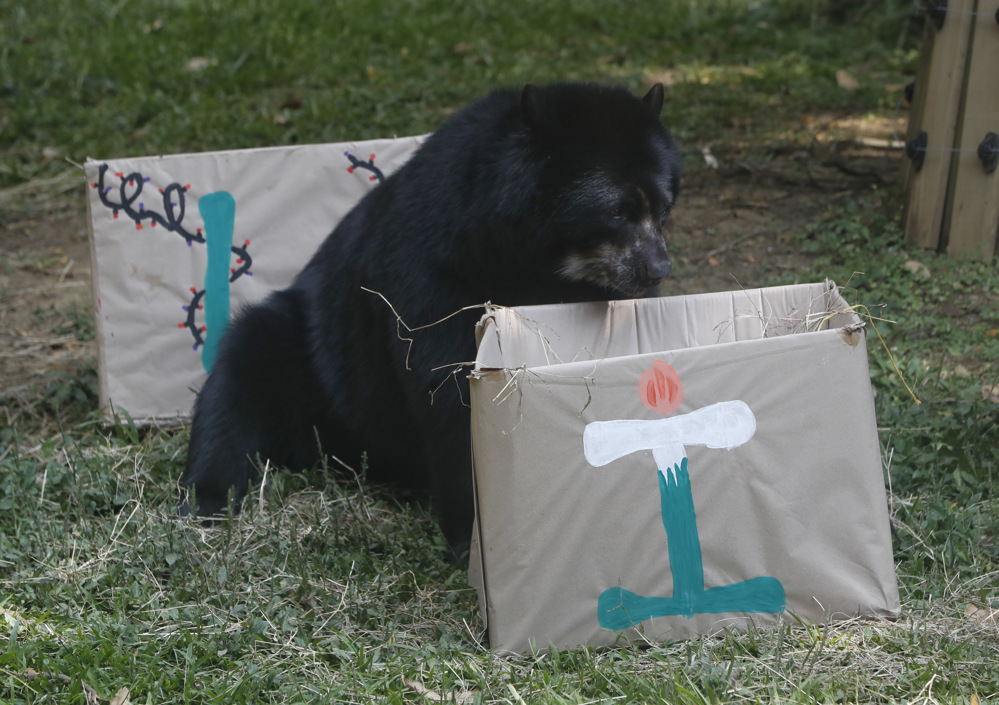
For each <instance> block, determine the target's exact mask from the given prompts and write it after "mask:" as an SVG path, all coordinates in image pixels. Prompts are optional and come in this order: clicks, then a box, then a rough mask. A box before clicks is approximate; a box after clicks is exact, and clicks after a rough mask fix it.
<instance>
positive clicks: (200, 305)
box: [85, 137, 424, 422]
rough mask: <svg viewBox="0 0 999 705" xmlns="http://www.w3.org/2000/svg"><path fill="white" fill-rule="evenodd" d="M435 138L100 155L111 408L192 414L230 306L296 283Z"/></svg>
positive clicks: (102, 312)
mask: <svg viewBox="0 0 999 705" xmlns="http://www.w3.org/2000/svg"><path fill="white" fill-rule="evenodd" d="M423 139H424V138H423V137H409V138H403V139H396V140H373V141H369V142H357V143H342V144H324V145H303V146H296V147H275V148H269V149H249V150H238V151H229V152H210V153H204V154H180V155H172V156H163V157H143V158H138V159H110V160H103V161H98V160H88V161H87V163H86V165H85V169H86V174H87V182H88V184H89V185H90V186H91V188H89V189H88V204H87V205H88V209H89V212H90V230H91V238H90V241H91V248H92V254H93V257H92V260H93V263H94V264H93V281H94V298H95V308H96V310H97V311H98V316H97V342H98V369H99V376H100V396H101V405H102V407H103V408H104V409H105V412H106V413H110V409H111V408H112V407H121V408H123V409H125V410H126V411H127V412H128V413H129V414H130V415H131V416H132V417H133V418H134V419H135V420H136V421H138V422H151V421H176V420H182V419H185V418H187V416H188V415H189V414H190V410H191V405H192V403H193V401H194V390H196V389H197V388H199V387H200V386H201V384H202V383H203V381H204V379H205V377H206V376H207V369H209V368H210V365H211V361H212V355H213V350H214V346H215V345H216V344H217V341H218V339H219V337H220V336H221V333H222V332H223V331H224V329H225V324H226V322H227V321H228V319H229V316H230V315H231V314H233V313H235V312H236V311H238V310H239V308H240V306H242V305H244V304H247V303H252V302H255V301H259V300H261V299H262V298H264V297H265V296H266V295H267V294H268V293H269V292H271V291H273V290H275V289H282V288H284V287H286V286H287V285H288V284H290V283H291V281H292V279H293V278H294V277H295V275H296V274H297V273H298V272H299V270H300V269H301V268H302V267H303V266H304V265H305V263H306V262H307V261H308V259H309V257H311V255H312V253H313V252H314V251H315V249H316V248H317V247H318V246H319V244H320V243H321V242H322V241H323V239H325V238H326V236H327V235H328V234H329V233H330V232H331V231H332V230H333V228H334V226H335V225H336V224H337V223H338V222H339V221H340V219H341V218H343V216H344V215H346V214H347V212H348V211H349V210H350V209H351V208H352V207H353V206H354V204H355V203H357V201H358V200H360V199H361V198H362V197H363V196H364V195H365V194H366V193H367V192H368V191H370V190H371V189H372V188H377V186H378V184H379V183H380V181H379V179H380V178H382V177H384V176H388V175H389V174H391V173H392V172H394V171H395V170H397V169H398V168H399V167H400V166H402V164H403V163H405V162H406V160H407V159H409V157H410V156H411V155H412V154H413V152H414V151H415V150H416V148H417V147H418V146H419V145H420V144H421V143H422V141H423ZM140 226H141V227H140ZM247 241H248V242H249V244H247Z"/></svg>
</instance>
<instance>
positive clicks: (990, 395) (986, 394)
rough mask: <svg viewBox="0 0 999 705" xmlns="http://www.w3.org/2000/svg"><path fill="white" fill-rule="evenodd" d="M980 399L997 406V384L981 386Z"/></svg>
mask: <svg viewBox="0 0 999 705" xmlns="http://www.w3.org/2000/svg"><path fill="white" fill-rule="evenodd" d="M982 399H984V400H985V401H990V402H992V403H993V404H999V384H983V385H982Z"/></svg>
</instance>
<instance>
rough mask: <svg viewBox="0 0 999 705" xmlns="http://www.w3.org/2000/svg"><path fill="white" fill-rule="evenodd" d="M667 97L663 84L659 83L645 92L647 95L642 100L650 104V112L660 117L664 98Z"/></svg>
mask: <svg viewBox="0 0 999 705" xmlns="http://www.w3.org/2000/svg"><path fill="white" fill-rule="evenodd" d="M665 98H666V91H665V90H663V84H661V83H657V84H655V85H654V86H652V88H650V89H649V92H648V93H646V94H645V97H644V98H642V102H643V103H645V104H646V105H647V106H649V112H651V113H652V115H653V116H655V117H659V113H661V112H662V110H663V100H664V99H665Z"/></svg>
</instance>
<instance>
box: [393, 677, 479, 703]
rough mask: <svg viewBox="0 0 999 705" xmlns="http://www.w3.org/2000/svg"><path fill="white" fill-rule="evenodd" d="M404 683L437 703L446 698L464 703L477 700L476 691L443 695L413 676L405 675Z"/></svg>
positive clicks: (462, 691)
mask: <svg viewBox="0 0 999 705" xmlns="http://www.w3.org/2000/svg"><path fill="white" fill-rule="evenodd" d="M402 683H403V685H405V686H406V687H407V688H409V689H410V690H412V691H413V692H414V693H416V694H417V695H422V696H423V697H425V698H426V699H427V700H432V701H433V702H436V703H439V702H442V701H444V700H446V701H448V702H453V703H458V704H459V705H463V704H464V703H470V702H472V701H473V700H475V693H474V692H472V691H469V690H459V691H457V692H454V693H448V694H447V696H441V694H440V693H438V692H437V691H436V690H430V689H429V688H427V686H425V685H423V683H420V681H416V680H413V679H412V678H405V677H403V679H402Z"/></svg>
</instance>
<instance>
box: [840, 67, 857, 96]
mask: <svg viewBox="0 0 999 705" xmlns="http://www.w3.org/2000/svg"><path fill="white" fill-rule="evenodd" d="M836 83H837V84H838V85H839V87H840V88H842V89H843V90H844V91H855V90H857V89H858V88H860V81H858V80H857V79H855V78H854V77H853V76H852V75H851V74H850V73H849V72H847V71H844V70H843V69H840V70H839V71H837V72H836Z"/></svg>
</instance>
